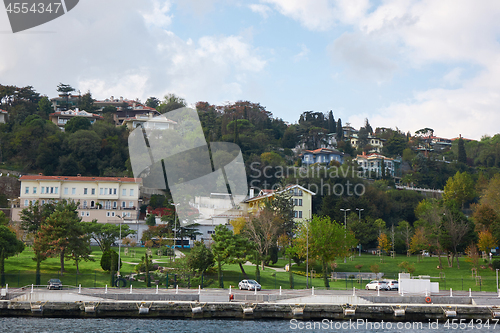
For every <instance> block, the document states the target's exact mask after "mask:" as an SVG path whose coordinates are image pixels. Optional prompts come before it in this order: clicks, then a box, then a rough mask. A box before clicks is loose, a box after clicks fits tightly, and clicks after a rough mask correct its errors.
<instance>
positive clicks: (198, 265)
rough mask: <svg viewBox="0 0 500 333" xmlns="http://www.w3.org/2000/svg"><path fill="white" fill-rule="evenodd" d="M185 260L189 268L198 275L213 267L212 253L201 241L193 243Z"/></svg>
mask: <svg viewBox="0 0 500 333" xmlns="http://www.w3.org/2000/svg"><path fill="white" fill-rule="evenodd" d="M186 260H187V265H188V266H189V268H190V269H191V270H192V271H194V272H198V273H199V274H203V273H205V271H206V270H207V269H209V268H210V267H212V266H213V265H214V255H213V253H212V251H210V249H209V248H207V247H206V246H205V244H204V243H203V241H202V242H195V243H194V246H193V248H192V249H191V251H190V252H189V254H188V255H187V258H186Z"/></svg>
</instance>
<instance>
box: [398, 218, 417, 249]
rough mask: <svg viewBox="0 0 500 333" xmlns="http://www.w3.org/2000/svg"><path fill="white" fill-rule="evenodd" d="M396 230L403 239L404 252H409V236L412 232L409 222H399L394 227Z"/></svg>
mask: <svg viewBox="0 0 500 333" xmlns="http://www.w3.org/2000/svg"><path fill="white" fill-rule="evenodd" d="M396 230H397V232H398V235H399V236H400V237H401V239H402V240H403V241H404V243H405V246H406V253H409V252H410V241H411V237H412V234H413V231H412V227H411V225H410V223H408V222H407V221H401V222H399V224H398V226H397V227H396Z"/></svg>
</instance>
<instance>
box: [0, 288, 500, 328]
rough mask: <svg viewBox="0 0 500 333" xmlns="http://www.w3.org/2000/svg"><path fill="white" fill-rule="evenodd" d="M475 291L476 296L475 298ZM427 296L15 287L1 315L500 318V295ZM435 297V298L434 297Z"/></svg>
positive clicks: (1, 304)
mask: <svg viewBox="0 0 500 333" xmlns="http://www.w3.org/2000/svg"><path fill="white" fill-rule="evenodd" d="M469 296H470V297H469ZM430 298H431V300H430V302H429V303H426V297H425V296H421V295H407V296H401V295H399V294H398V293H397V292H384V293H380V295H378V294H377V292H373V291H364V290H359V291H351V292H348V291H332V290H316V291H315V292H314V294H313V292H312V291H311V290H310V289H309V290H283V291H279V290H263V291H260V292H257V293H255V292H253V291H240V290H232V291H231V294H229V291H228V290H227V289H202V290H196V289H194V290H193V289H183V290H181V289H179V290H175V289H168V290H165V289H160V290H155V289H136V290H133V291H132V292H130V290H127V289H117V288H116V289H109V290H104V289H102V288H101V289H81V290H79V289H70V290H62V291H58V290H54V291H47V290H37V289H34V290H33V291H31V290H29V289H26V290H18V289H14V290H10V291H9V293H8V294H7V295H6V296H5V297H3V299H2V300H0V316H38V317H72V318H95V317H97V318H107V317H111V318H120V317H121V318H131V317H136V318H137V317H140V318H195V319H196V318H251V319H282V320H290V319H292V318H296V319H301V320H323V319H329V320H358V319H363V320H371V321H381V320H383V321H421V322H427V321H436V320H439V321H446V320H448V319H450V320H452V319H458V320H460V319H464V320H466V321H469V320H477V319H480V320H482V321H486V320H497V318H500V298H499V297H498V295H497V294H494V293H485V292H481V293H479V292H475V293H471V294H470V295H469V293H464V292H462V293H455V294H454V295H453V296H451V297H450V295H449V294H446V293H441V294H435V295H431V296H430ZM427 301H429V300H427Z"/></svg>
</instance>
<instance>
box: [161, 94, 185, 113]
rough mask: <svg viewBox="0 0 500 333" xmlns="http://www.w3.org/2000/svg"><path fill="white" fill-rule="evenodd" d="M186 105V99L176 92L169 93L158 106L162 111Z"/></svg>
mask: <svg viewBox="0 0 500 333" xmlns="http://www.w3.org/2000/svg"><path fill="white" fill-rule="evenodd" d="M185 106H186V100H185V99H184V98H182V97H179V96H176V95H175V94H167V95H165V97H164V98H163V101H162V102H161V104H160V105H158V107H157V108H156V109H157V110H158V111H159V112H160V113H165V112H169V111H173V110H177V109H180V108H183V107H185Z"/></svg>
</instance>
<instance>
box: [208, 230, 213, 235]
mask: <svg viewBox="0 0 500 333" xmlns="http://www.w3.org/2000/svg"><path fill="white" fill-rule="evenodd" d="M207 234H209V235H213V234H215V231H213V230H208V231H207Z"/></svg>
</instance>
